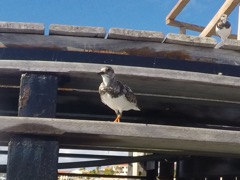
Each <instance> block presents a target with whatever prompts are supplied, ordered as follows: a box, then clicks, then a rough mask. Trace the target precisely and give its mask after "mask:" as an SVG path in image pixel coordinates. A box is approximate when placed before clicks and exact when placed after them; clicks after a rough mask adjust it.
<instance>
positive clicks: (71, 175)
mask: <svg viewBox="0 0 240 180" xmlns="http://www.w3.org/2000/svg"><path fill="white" fill-rule="evenodd" d="M58 175H60V176H69V177H103V178H129V179H146V177H145V176H125V175H104V174H74V173H58Z"/></svg>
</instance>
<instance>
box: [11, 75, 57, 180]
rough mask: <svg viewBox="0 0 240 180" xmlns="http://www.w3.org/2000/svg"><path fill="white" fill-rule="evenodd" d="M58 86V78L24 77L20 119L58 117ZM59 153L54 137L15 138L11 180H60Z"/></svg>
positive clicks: (12, 147)
mask: <svg viewBox="0 0 240 180" xmlns="http://www.w3.org/2000/svg"><path fill="white" fill-rule="evenodd" d="M57 84H58V81H57V77H56V76H52V75H40V74H23V75H22V77H21V86H20V96H19V109H18V115H19V116H24V117H30V116H31V117H50V118H51V117H55V113H56V98H57ZM26 126H27V124H26ZM58 151H59V143H58V141H57V140H56V139H54V138H52V137H42V136H32V135H18V136H15V137H13V138H12V139H11V141H10V142H9V153H8V164H7V179H8V180H21V179H33V180H43V179H44V180H57V164H58Z"/></svg>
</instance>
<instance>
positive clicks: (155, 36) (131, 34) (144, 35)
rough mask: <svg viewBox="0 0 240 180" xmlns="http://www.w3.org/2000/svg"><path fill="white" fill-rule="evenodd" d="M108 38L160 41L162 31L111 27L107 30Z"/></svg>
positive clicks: (162, 36)
mask: <svg viewBox="0 0 240 180" xmlns="http://www.w3.org/2000/svg"><path fill="white" fill-rule="evenodd" d="M107 38H108V39H124V40H136V41H153V42H162V40H163V38H164V35H163V33H162V32H155V31H143V30H132V29H123V28H111V29H110V30H109V32H108V36H107Z"/></svg>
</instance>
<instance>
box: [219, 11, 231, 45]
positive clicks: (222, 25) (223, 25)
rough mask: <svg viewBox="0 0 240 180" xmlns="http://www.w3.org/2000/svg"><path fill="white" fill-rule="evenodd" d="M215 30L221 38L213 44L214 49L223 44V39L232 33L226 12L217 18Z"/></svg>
mask: <svg viewBox="0 0 240 180" xmlns="http://www.w3.org/2000/svg"><path fill="white" fill-rule="evenodd" d="M215 31H216V34H217V35H218V36H220V38H221V41H220V42H219V43H218V44H217V45H216V46H215V49H219V48H220V47H221V46H223V44H224V41H225V40H226V39H227V38H228V37H229V36H230V34H231V33H232V27H231V24H230V22H229V21H228V16H227V15H226V14H223V15H222V16H221V18H220V19H219V21H218V23H217V25H216V28H215Z"/></svg>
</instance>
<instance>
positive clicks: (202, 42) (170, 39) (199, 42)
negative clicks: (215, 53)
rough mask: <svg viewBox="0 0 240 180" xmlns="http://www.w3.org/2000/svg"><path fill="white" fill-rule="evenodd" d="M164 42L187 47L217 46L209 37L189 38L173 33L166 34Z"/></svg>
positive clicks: (188, 36)
mask: <svg viewBox="0 0 240 180" xmlns="http://www.w3.org/2000/svg"><path fill="white" fill-rule="evenodd" d="M164 42H166V43H174V44H182V45H189V46H203V47H214V46H215V45H216V44H217V42H216V40H215V39H213V38H210V37H198V36H190V35H185V34H173V33H169V34H167V36H166V38H165V40H164Z"/></svg>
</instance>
